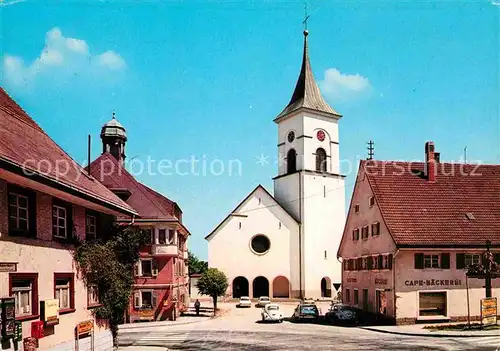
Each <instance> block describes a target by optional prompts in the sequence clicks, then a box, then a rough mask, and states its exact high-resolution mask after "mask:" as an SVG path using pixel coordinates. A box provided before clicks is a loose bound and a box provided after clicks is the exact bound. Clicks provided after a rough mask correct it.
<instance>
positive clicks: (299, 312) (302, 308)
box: [292, 303, 319, 322]
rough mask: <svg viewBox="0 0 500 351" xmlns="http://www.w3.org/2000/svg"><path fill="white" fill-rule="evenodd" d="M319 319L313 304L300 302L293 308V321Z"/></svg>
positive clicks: (316, 320) (315, 320)
mask: <svg viewBox="0 0 500 351" xmlns="http://www.w3.org/2000/svg"><path fill="white" fill-rule="evenodd" d="M318 320H319V310H318V307H317V306H316V305H315V304H310V303H308V304H304V303H301V304H299V305H298V306H297V308H295V311H294V312H293V315H292V321H293V322H300V321H311V322H318Z"/></svg>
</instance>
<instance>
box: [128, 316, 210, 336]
mask: <svg viewBox="0 0 500 351" xmlns="http://www.w3.org/2000/svg"><path fill="white" fill-rule="evenodd" d="M212 318H213V316H200V317H191V316H181V317H177V320H176V321H160V322H141V323H127V324H120V325H119V326H118V331H119V332H125V333H126V332H136V331H137V330H138V329H141V328H143V329H144V328H157V327H168V326H175V325H183V324H191V323H199V322H203V321H207V320H209V319H212Z"/></svg>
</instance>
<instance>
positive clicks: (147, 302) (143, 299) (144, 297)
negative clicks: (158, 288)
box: [134, 290, 156, 310]
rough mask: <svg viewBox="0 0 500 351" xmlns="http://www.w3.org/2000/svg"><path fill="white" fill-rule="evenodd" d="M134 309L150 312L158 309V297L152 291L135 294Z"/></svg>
mask: <svg viewBox="0 0 500 351" xmlns="http://www.w3.org/2000/svg"><path fill="white" fill-rule="evenodd" d="M134 307H135V308H136V309H145V310H150V309H152V308H154V307H156V296H155V294H154V293H153V291H152V290H141V291H136V292H135V293H134Z"/></svg>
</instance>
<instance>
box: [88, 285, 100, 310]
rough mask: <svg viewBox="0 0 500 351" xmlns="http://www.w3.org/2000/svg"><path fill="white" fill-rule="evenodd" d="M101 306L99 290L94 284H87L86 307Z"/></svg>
mask: <svg viewBox="0 0 500 351" xmlns="http://www.w3.org/2000/svg"><path fill="white" fill-rule="evenodd" d="M100 305H101V300H100V298H99V288H98V287H97V285H95V284H89V285H88V286H87V306H88V307H97V306H100Z"/></svg>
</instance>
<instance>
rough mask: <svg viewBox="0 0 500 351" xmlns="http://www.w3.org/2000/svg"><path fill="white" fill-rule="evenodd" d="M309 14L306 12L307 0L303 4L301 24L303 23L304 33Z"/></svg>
mask: <svg viewBox="0 0 500 351" xmlns="http://www.w3.org/2000/svg"><path fill="white" fill-rule="evenodd" d="M309 17H310V16H309V15H308V14H307V2H306V3H305V4H304V20H303V21H302V24H304V34H305V35H307V34H306V33H307V20H308V19H309Z"/></svg>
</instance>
